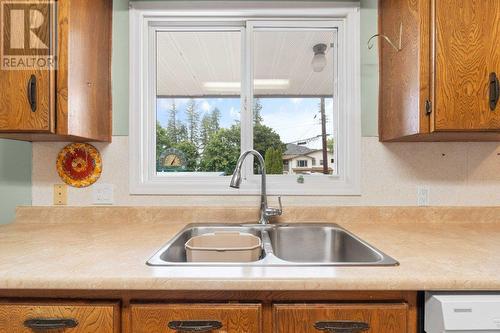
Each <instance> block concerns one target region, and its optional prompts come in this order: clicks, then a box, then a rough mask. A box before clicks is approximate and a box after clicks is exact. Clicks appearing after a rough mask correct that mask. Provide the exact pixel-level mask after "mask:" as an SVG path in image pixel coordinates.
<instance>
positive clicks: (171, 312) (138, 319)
mask: <svg viewBox="0 0 500 333" xmlns="http://www.w3.org/2000/svg"><path fill="white" fill-rule="evenodd" d="M130 312H131V332H133V333H151V332H172V333H175V331H174V330H171V329H169V328H168V327H167V325H168V323H169V322H170V321H174V320H216V321H220V322H221V323H222V324H223V327H222V328H221V329H220V330H214V331H213V332H214V333H215V332H220V333H260V332H262V329H261V325H262V319H261V305H259V304H143V305H142V304H132V305H131V307H130Z"/></svg>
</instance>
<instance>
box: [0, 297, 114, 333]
mask: <svg viewBox="0 0 500 333" xmlns="http://www.w3.org/2000/svg"><path fill="white" fill-rule="evenodd" d="M44 328H45V329H44ZM33 332H72V333H119V332H120V308H119V306H118V304H113V303H109V304H71V303H70V304H60V303H58V304H24V303H11V304H0V333H33Z"/></svg>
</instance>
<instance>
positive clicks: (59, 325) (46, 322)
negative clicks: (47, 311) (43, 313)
mask: <svg viewBox="0 0 500 333" xmlns="http://www.w3.org/2000/svg"><path fill="white" fill-rule="evenodd" d="M24 326H25V327H27V328H31V329H32V330H33V331H39V330H60V329H64V328H73V327H76V326H78V321H76V319H51V318H33V319H28V320H26V321H25V322H24Z"/></svg>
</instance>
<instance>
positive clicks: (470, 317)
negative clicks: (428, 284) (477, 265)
mask: <svg viewBox="0 0 500 333" xmlns="http://www.w3.org/2000/svg"><path fill="white" fill-rule="evenodd" d="M424 327H425V332H426V333H448V332H452V333H493V332H497V333H500V293H497V294H494V293H477V294H471V293H445V292H440V293H426V297H425V324H424Z"/></svg>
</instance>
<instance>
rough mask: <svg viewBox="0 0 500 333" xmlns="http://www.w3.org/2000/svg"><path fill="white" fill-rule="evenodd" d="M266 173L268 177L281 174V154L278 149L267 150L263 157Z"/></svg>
mask: <svg viewBox="0 0 500 333" xmlns="http://www.w3.org/2000/svg"><path fill="white" fill-rule="evenodd" d="M265 162H266V172H267V173H268V174H270V175H281V174H283V153H282V151H281V149H280V148H278V149H274V148H272V147H271V148H268V149H267V150H266V155H265Z"/></svg>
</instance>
